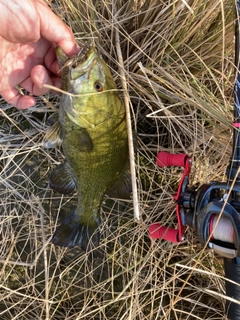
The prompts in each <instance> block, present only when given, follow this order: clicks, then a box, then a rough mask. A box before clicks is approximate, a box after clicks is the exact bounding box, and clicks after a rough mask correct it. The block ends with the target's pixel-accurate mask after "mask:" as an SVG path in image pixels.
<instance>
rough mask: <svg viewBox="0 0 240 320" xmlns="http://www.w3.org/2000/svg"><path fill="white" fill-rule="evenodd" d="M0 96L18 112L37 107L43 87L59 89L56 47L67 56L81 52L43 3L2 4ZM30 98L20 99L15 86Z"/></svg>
mask: <svg viewBox="0 0 240 320" xmlns="http://www.w3.org/2000/svg"><path fill="white" fill-rule="evenodd" d="M0 19H1V28H0V95H1V96H2V97H3V99H4V100H6V101H7V102H8V103H10V104H12V105H13V106H16V107H17V108H19V109H26V108H29V107H31V106H33V105H35V104H36V100H35V98H34V97H33V96H32V95H36V96H39V95H43V94H45V93H46V92H47V91H48V89H46V88H44V87H43V84H49V85H53V86H57V87H60V78H59V77H60V75H59V73H58V64H57V60H56V55H55V47H56V46H60V47H61V48H62V49H63V50H64V52H66V54H68V55H72V54H77V53H78V51H79V48H78V46H77V44H76V42H75V40H74V35H73V33H72V31H71V30H70V28H69V27H67V26H66V25H65V24H64V23H63V22H62V21H61V20H60V19H59V18H58V17H57V16H56V15H55V14H54V13H53V12H52V10H51V9H50V8H49V7H48V6H47V5H46V3H44V1H43V0H21V1H18V0H8V1H6V0H0ZM17 85H19V86H21V87H22V88H24V89H25V90H27V91H28V92H29V93H30V95H24V96H23V95H21V94H20V93H19V91H18V90H17V89H16V88H15V86H17Z"/></svg>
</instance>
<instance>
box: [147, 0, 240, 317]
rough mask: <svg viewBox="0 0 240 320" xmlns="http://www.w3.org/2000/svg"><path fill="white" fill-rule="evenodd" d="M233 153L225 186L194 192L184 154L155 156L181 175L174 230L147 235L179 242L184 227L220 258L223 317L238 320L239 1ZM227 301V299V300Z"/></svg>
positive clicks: (239, 5)
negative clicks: (222, 265)
mask: <svg viewBox="0 0 240 320" xmlns="http://www.w3.org/2000/svg"><path fill="white" fill-rule="evenodd" d="M236 15H237V19H236V23H235V65H236V68H237V74H236V81H235V84H234V122H233V151H232V156H231V159H230V162H229V165H228V167H227V170H226V177H227V181H226V182H218V181H212V182H210V183H207V184H203V185H202V186H200V187H199V188H198V189H197V190H196V189H193V188H191V187H190V186H189V175H190V172H191V159H190V157H189V156H188V155H186V154H170V153H167V152H159V153H158V155H157V164H158V166H159V167H166V166H177V167H183V168H184V172H183V175H182V178H181V181H180V183H179V186H178V191H177V193H176V195H175V196H174V200H175V201H176V215H177V221H178V228H177V229H173V228H169V227H167V226H162V225H161V224H159V223H153V224H152V225H151V226H150V227H149V235H150V237H151V238H153V239H164V240H167V241H172V242H176V243H178V242H181V241H182V240H183V236H184V231H185V227H186V226H190V227H191V228H192V229H193V230H194V231H195V232H196V233H197V235H198V238H199V240H200V243H201V244H202V246H204V247H205V246H207V247H208V248H211V249H213V250H214V252H215V253H217V254H219V255H220V256H221V257H223V258H224V270H225V278H226V281H225V283H226V296H227V299H226V310H225V312H226V315H227V317H228V319H229V320H240V59H239V56H240V48H239V45H240V35H239V25H240V19H239V16H240V0H237V1H236ZM228 298H230V299H228Z"/></svg>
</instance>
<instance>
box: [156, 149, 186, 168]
mask: <svg viewBox="0 0 240 320" xmlns="http://www.w3.org/2000/svg"><path fill="white" fill-rule="evenodd" d="M186 158H188V156H187V155H186V154H173V153H169V152H165V151H160V152H159V153H158V155H157V165H158V166H159V167H161V168H164V167H185V163H186Z"/></svg>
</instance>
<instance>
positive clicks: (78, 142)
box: [68, 126, 93, 152]
mask: <svg viewBox="0 0 240 320" xmlns="http://www.w3.org/2000/svg"><path fill="white" fill-rule="evenodd" d="M68 140H69V141H71V145H72V146H73V147H74V148H75V149H76V150H78V151H80V152H91V151H92V150H93V143H92V139H91V137H90V135H89V133H88V132H87V130H86V129H85V128H82V127H79V126H76V127H75V128H74V130H71V132H69V133H68Z"/></svg>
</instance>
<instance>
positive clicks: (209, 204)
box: [149, 152, 240, 259]
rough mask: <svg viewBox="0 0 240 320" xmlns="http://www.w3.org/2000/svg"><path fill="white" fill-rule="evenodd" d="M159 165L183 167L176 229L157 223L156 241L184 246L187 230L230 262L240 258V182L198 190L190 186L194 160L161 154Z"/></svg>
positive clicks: (152, 231)
mask: <svg viewBox="0 0 240 320" xmlns="http://www.w3.org/2000/svg"><path fill="white" fill-rule="evenodd" d="M157 164H158V166H159V167H161V168H163V167H166V166H178V167H183V168H184V172H183V175H182V178H181V180H180V183H179V186H178V190H177V193H176V194H175V196H174V200H175V202H176V215H177V221H178V227H177V228H176V229H173V228H170V227H167V226H163V225H161V224H159V223H153V224H152V225H150V227H149V236H150V237H151V238H152V239H164V240H168V241H171V242H175V243H178V242H181V241H183V239H184V232H185V228H186V226H189V227H191V228H192V229H193V230H194V231H195V232H196V233H197V235H198V238H199V241H200V243H201V244H202V246H207V247H208V248H211V249H213V250H214V252H216V253H217V254H219V255H220V256H222V257H224V258H227V259H234V258H236V257H239V256H240V214H239V212H240V182H235V184H234V185H232V184H231V183H225V182H217V181H212V182H210V183H208V184H203V185H202V186H200V187H199V188H198V189H196V188H191V187H190V186H189V175H190V172H191V159H190V157H189V156H188V155H185V154H170V153H167V152H159V153H158V155H157Z"/></svg>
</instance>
